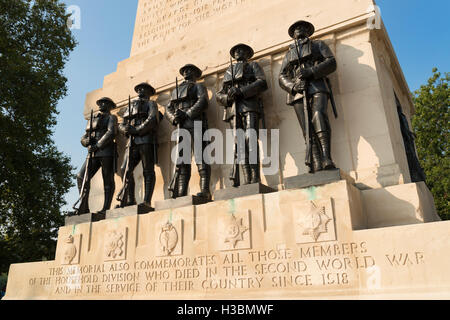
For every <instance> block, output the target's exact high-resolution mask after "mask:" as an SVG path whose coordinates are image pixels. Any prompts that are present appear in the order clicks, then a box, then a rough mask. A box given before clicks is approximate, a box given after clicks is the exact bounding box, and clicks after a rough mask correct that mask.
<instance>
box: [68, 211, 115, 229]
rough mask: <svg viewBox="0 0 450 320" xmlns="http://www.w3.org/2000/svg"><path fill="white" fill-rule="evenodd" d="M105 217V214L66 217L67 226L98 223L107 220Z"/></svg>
mask: <svg viewBox="0 0 450 320" xmlns="http://www.w3.org/2000/svg"><path fill="white" fill-rule="evenodd" d="M105 217H106V215H105V213H84V214H80V215H74V216H66V218H65V225H66V226H72V225H75V224H80V223H86V222H96V221H101V220H105Z"/></svg>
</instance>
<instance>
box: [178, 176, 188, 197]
mask: <svg viewBox="0 0 450 320" xmlns="http://www.w3.org/2000/svg"><path fill="white" fill-rule="evenodd" d="M188 183H189V179H188V176H187V175H185V174H180V176H179V177H178V192H177V196H178V197H185V196H187V190H188Z"/></svg>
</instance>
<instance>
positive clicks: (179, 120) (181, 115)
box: [175, 109, 187, 124]
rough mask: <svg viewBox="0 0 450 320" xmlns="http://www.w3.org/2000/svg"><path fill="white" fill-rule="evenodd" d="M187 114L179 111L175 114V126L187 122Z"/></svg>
mask: <svg viewBox="0 0 450 320" xmlns="http://www.w3.org/2000/svg"><path fill="white" fill-rule="evenodd" d="M186 118H187V114H186V112H184V111H183V110H180V109H178V110H177V111H176V113H175V124H182V123H183V122H184V120H186Z"/></svg>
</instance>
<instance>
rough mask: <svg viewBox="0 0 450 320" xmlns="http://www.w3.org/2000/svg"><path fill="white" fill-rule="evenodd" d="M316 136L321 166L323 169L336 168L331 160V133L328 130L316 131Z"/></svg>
mask: <svg viewBox="0 0 450 320" xmlns="http://www.w3.org/2000/svg"><path fill="white" fill-rule="evenodd" d="M317 138H318V139H319V143H320V151H321V155H322V167H323V169H324V170H330V169H336V166H335V165H334V163H333V161H332V160H331V135H330V133H329V132H326V131H324V132H319V133H317Z"/></svg>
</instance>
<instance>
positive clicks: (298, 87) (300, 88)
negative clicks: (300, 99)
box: [292, 80, 305, 94]
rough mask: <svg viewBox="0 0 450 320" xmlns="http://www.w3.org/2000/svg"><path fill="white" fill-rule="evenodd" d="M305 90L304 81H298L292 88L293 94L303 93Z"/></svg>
mask: <svg viewBox="0 0 450 320" xmlns="http://www.w3.org/2000/svg"><path fill="white" fill-rule="evenodd" d="M303 90H305V84H304V82H303V81H302V80H297V81H296V82H295V84H294V87H293V88H292V93H294V94H296V93H302V92H303Z"/></svg>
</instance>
